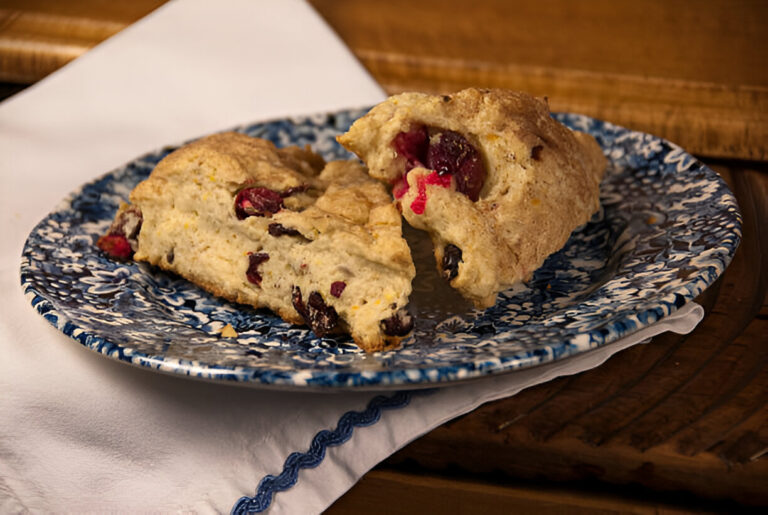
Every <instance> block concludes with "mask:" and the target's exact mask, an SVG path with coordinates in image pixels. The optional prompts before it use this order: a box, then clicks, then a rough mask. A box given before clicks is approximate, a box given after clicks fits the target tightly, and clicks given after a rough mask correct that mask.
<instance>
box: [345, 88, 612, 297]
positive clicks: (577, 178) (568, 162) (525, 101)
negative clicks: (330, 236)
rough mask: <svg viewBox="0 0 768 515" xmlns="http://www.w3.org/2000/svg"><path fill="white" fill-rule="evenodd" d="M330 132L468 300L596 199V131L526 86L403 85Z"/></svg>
mask: <svg viewBox="0 0 768 515" xmlns="http://www.w3.org/2000/svg"><path fill="white" fill-rule="evenodd" d="M338 141H339V142H340V143H341V144H342V145H344V147H346V148H347V149H349V150H351V151H352V152H354V153H355V154H357V155H358V156H359V157H360V158H361V159H362V160H363V162H364V163H365V164H366V165H367V167H368V169H369V174H370V175H371V176H372V177H375V178H377V179H380V180H382V181H385V182H387V183H389V184H390V185H391V186H392V193H393V195H394V196H395V198H396V200H397V202H398V204H399V206H400V210H401V211H402V214H403V216H404V217H405V219H406V220H407V221H408V222H409V223H410V224H411V225H412V226H414V227H416V228H418V229H423V230H426V231H428V232H429V234H430V236H431V238H432V240H433V243H434V249H435V258H436V260H437V266H438V268H439V270H440V271H441V273H442V274H443V276H444V277H445V278H446V279H447V280H449V281H450V284H451V285H452V286H453V287H454V288H456V289H457V290H458V291H459V292H460V293H461V294H462V295H464V296H465V297H466V298H467V299H469V300H471V301H472V302H473V303H474V304H475V306H477V307H479V308H484V307H488V306H491V305H493V304H494V302H495V299H496V294H497V293H498V292H500V291H503V290H505V289H507V288H508V287H510V286H511V285H513V284H514V283H516V282H518V281H520V280H526V279H527V278H529V277H530V276H531V274H532V273H533V271H534V270H536V269H537V268H538V267H540V266H541V265H542V263H543V262H544V260H545V259H546V258H547V256H549V255H550V254H552V253H553V252H555V251H557V250H559V249H560V248H561V247H562V246H563V245H564V244H565V242H566V241H567V239H568V237H569V235H570V234H571V232H572V231H573V230H574V229H575V228H577V227H578V226H580V225H582V224H584V223H585V222H587V221H588V220H589V219H590V217H591V216H592V215H593V214H594V213H595V212H596V211H597V210H598V208H599V205H600V204H599V185H600V181H601V179H602V176H603V173H604V170H605V167H606V160H605V157H604V156H603V153H602V151H601V149H600V147H599V145H598V144H597V142H596V141H595V139H594V138H593V137H592V136H590V135H588V134H585V133H580V132H574V131H571V130H570V129H568V128H567V127H565V126H564V125H562V124H560V123H558V122H557V121H555V120H554V119H553V118H552V117H551V116H550V113H549V109H548V106H547V103H546V101H545V100H541V99H538V98H535V97H532V96H530V95H528V94H525V93H520V92H514V91H508V90H482V89H467V90H463V91H460V92H458V93H456V94H453V95H427V94H422V93H403V94H400V95H396V96H393V97H391V98H389V99H388V100H386V101H385V102H383V103H381V104H379V105H377V106H376V107H374V108H373V109H372V110H371V111H370V112H369V113H368V114H366V115H365V116H363V117H362V118H360V119H358V120H357V121H356V122H355V123H354V124H353V125H352V127H351V128H350V130H349V131H348V132H347V133H346V134H344V135H342V136H340V137H339V138H338Z"/></svg>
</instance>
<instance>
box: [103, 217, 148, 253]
mask: <svg viewBox="0 0 768 515" xmlns="http://www.w3.org/2000/svg"><path fill="white" fill-rule="evenodd" d="M143 221H144V218H143V217H142V215H141V210H140V209H139V208H138V207H136V206H129V207H128V208H126V209H124V210H122V211H120V212H119V214H118V215H117V217H115V220H114V221H113V222H112V225H110V227H109V230H108V231H107V234H105V235H104V236H102V237H101V238H99V239H98V240H97V241H96V246H97V247H99V248H100V249H101V250H103V251H104V252H106V253H107V254H108V255H109V256H110V257H112V258H114V259H120V260H128V259H131V258H132V257H133V249H135V248H136V247H137V246H138V241H137V238H138V236H139V231H141V224H142V222H143Z"/></svg>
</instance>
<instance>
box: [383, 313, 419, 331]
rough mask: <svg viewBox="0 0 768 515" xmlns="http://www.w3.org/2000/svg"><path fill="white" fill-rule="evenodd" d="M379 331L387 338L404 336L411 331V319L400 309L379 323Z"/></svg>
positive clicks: (408, 314)
mask: <svg viewBox="0 0 768 515" xmlns="http://www.w3.org/2000/svg"><path fill="white" fill-rule="evenodd" d="M380 324H381V330H382V331H383V332H384V334H386V335H387V336H405V335H406V334H408V333H409V332H411V329H413V317H412V316H411V314H410V313H408V312H407V311H406V310H404V309H401V310H399V311H398V312H397V313H395V314H394V315H392V316H391V317H389V318H385V319H384V320H382V321H381V323H380Z"/></svg>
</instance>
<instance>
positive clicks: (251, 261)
mask: <svg viewBox="0 0 768 515" xmlns="http://www.w3.org/2000/svg"><path fill="white" fill-rule="evenodd" d="M268 259H269V254H267V253H266V252H256V253H251V252H249V253H248V270H246V271H245V277H246V278H247V279H248V282H250V283H252V284H255V285H256V286H261V273H259V265H261V264H262V263H263V262H264V261H267V260H268Z"/></svg>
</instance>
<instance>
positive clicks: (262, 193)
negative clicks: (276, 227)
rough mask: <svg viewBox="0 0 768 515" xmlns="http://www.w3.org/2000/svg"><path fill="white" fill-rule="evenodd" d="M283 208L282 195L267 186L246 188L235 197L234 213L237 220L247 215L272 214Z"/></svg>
mask: <svg viewBox="0 0 768 515" xmlns="http://www.w3.org/2000/svg"><path fill="white" fill-rule="evenodd" d="M282 208H283V197H281V196H280V194H279V193H277V192H276V191H272V190H270V189H267V188H246V189H244V190H241V191H240V193H238V194H237V196H236V197H235V214H236V215H237V218H238V219H239V220H243V219H245V218H248V217H249V216H272V214H274V213H277V212H278V211H280V210H281V209H282Z"/></svg>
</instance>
